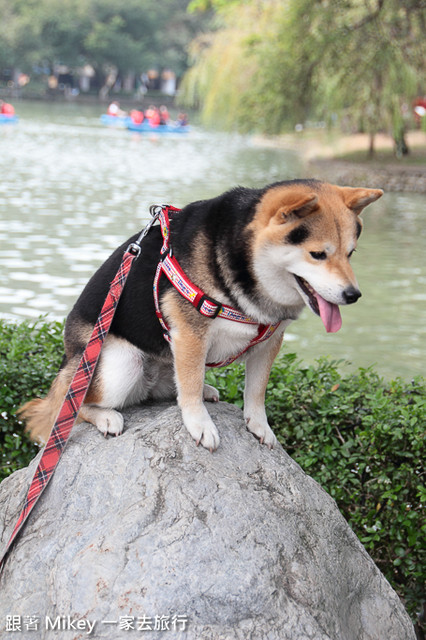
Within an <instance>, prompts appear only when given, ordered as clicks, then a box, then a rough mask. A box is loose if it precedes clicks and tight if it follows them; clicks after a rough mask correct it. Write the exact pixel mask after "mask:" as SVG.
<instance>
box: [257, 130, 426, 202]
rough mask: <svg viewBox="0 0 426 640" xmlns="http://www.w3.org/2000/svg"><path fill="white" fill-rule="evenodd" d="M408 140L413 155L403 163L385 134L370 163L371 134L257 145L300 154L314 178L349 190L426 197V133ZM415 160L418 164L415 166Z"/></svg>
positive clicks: (298, 137) (300, 137) (294, 137)
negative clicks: (425, 158)
mask: <svg viewBox="0 0 426 640" xmlns="http://www.w3.org/2000/svg"><path fill="white" fill-rule="evenodd" d="M406 138H407V143H408V146H409V148H410V150H411V151H412V154H411V155H409V156H408V157H407V158H404V159H402V160H400V161H398V160H396V159H394V158H393V157H392V150H393V139H392V138H391V136H388V135H385V134H378V135H377V136H376V140H375V143H376V150H377V151H376V153H377V156H378V157H377V159H375V160H369V159H367V149H368V144H369V140H368V135H367V134H354V135H350V136H342V135H338V134H335V133H333V132H331V133H330V132H326V131H318V132H311V131H306V132H303V133H300V134H287V135H282V136H275V137H272V138H265V137H261V136H257V137H255V138H254V143H255V144H259V145H262V146H268V147H277V148H283V149H284V148H287V149H293V150H296V151H298V153H300V155H301V156H302V159H303V161H304V163H305V166H306V175H307V176H309V177H312V178H318V179H320V180H327V181H329V182H333V183H337V184H345V185H348V186H359V185H360V184H363V185H365V186H369V187H371V188H382V189H384V191H393V192H402V191H405V192H412V193H426V163H425V162H422V161H421V156H422V152H424V151H425V150H426V133H425V132H423V131H410V132H408V134H407V136H406ZM364 152H365V159H364V157H363V154H364ZM425 155H426V153H425ZM351 156H355V158H353V157H351ZM413 156H415V157H416V160H417V161H415V162H413V159H412V158H413Z"/></svg>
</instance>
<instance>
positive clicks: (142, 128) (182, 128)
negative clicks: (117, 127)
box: [126, 118, 190, 134]
mask: <svg viewBox="0 0 426 640" xmlns="http://www.w3.org/2000/svg"><path fill="white" fill-rule="evenodd" d="M129 120H130V122H128V123H127V125H126V126H127V129H128V130H129V131H137V132H138V133H160V134H164V133H188V132H189V130H190V127H189V126H188V125H179V124H159V125H157V126H156V127H153V126H151V125H150V124H149V122H147V121H146V120H144V121H143V122H142V123H141V124H136V123H134V122H133V121H132V119H131V118H129Z"/></svg>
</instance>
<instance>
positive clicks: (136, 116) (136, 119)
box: [130, 109, 144, 124]
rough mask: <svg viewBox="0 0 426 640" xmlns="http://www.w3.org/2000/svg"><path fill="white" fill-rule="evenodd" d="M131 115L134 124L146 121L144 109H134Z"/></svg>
mask: <svg viewBox="0 0 426 640" xmlns="http://www.w3.org/2000/svg"><path fill="white" fill-rule="evenodd" d="M130 117H131V119H132V122H133V123H134V124H142V122H143V121H144V115H143V111H139V109H132V110H131V112H130Z"/></svg>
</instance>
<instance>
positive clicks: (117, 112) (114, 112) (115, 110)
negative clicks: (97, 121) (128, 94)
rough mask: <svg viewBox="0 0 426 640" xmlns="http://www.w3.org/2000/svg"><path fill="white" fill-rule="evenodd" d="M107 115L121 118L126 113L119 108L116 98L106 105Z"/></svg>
mask: <svg viewBox="0 0 426 640" xmlns="http://www.w3.org/2000/svg"><path fill="white" fill-rule="evenodd" d="M107 115H109V116H116V117H118V118H123V117H124V116H125V115H126V112H125V111H123V110H122V109H121V108H120V103H119V102H118V100H113V101H112V102H111V104H110V105H109V106H108V109H107Z"/></svg>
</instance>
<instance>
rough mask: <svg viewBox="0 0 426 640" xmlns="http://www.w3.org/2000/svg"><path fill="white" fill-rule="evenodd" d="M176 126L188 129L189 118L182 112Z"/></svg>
mask: <svg viewBox="0 0 426 640" xmlns="http://www.w3.org/2000/svg"><path fill="white" fill-rule="evenodd" d="M176 124H177V126H178V127H186V126H187V124H188V116H187V114H186V113H183V112H181V113H180V114H179V115H178V117H177V120H176Z"/></svg>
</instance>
